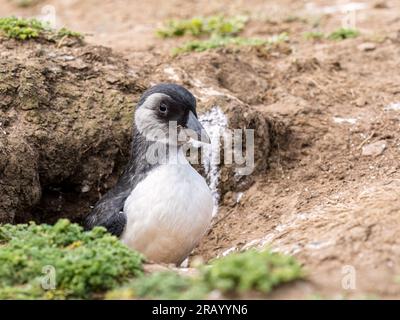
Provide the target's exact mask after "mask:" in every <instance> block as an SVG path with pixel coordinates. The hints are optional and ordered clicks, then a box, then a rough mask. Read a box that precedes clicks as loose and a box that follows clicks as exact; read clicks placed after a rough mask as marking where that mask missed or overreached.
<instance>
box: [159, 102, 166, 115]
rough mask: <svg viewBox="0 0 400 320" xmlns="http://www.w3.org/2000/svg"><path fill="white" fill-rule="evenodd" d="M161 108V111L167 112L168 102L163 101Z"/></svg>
mask: <svg viewBox="0 0 400 320" xmlns="http://www.w3.org/2000/svg"><path fill="white" fill-rule="evenodd" d="M159 109H160V112H161V113H166V112H167V106H166V104H165V103H161V104H160V108H159Z"/></svg>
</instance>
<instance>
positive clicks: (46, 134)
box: [0, 40, 274, 222]
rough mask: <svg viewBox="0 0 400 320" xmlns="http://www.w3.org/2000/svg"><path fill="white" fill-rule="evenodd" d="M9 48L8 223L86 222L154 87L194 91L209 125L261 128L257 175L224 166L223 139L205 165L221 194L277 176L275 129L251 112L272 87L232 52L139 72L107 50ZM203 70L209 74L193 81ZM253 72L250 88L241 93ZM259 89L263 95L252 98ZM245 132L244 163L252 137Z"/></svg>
mask: <svg viewBox="0 0 400 320" xmlns="http://www.w3.org/2000/svg"><path fill="white" fill-rule="evenodd" d="M0 45H1V47H0V49H1V50H3V52H4V53H3V56H4V57H5V59H2V61H1V62H0V68H1V69H0V75H1V77H2V84H1V88H0V93H1V115H0V119H1V124H2V126H1V129H2V135H1V136H0V139H1V140H0V141H1V144H2V146H3V147H2V151H3V154H4V156H3V157H2V158H1V168H2V169H3V171H4V174H3V175H2V177H1V179H2V183H1V186H2V189H3V190H2V192H1V198H0V203H1V211H0V213H1V214H0V217H1V220H0V221H2V222H23V221H27V220H30V219H34V220H36V221H39V222H53V221H55V220H56V219H58V218H60V217H68V218H70V219H72V220H77V221H79V220H80V219H81V218H82V216H84V215H85V214H86V213H87V212H88V210H90V205H91V204H93V203H94V202H95V201H96V200H97V199H98V198H99V197H100V196H101V194H103V192H104V191H105V190H107V189H108V188H110V187H111V186H112V185H113V184H114V183H115V181H116V178H117V177H118V175H119V173H120V171H121V170H122V168H123V165H124V163H125V162H126V158H127V154H128V150H129V143H130V132H131V123H132V114H133V111H134V106H135V103H136V101H137V100H138V98H139V96H140V94H141V92H143V90H144V89H145V88H146V87H147V86H149V85H150V83H158V82H177V83H181V84H183V85H185V86H187V87H188V88H189V89H190V90H191V91H192V92H193V93H194V94H195V95H196V97H197V98H198V100H199V103H198V105H199V114H200V117H201V118H202V117H203V118H204V117H205V118H204V119H203V120H204V121H205V122H206V123H207V121H211V122H215V121H214V120H213V117H214V115H208V113H210V112H215V110H217V112H220V113H221V116H222V117H223V120H222V122H224V121H226V123H225V124H222V123H211V124H210V125H212V126H214V127H217V128H218V130H219V129H220V130H225V129H228V128H229V129H242V130H244V129H252V130H254V144H255V145H256V146H257V147H256V148H255V149H254V150H255V154H254V164H252V163H251V168H250V170H249V172H248V173H250V174H245V175H243V174H238V172H239V171H238V169H239V168H242V167H244V166H245V165H247V163H245V164H243V163H241V164H239V165H238V164H235V163H233V164H227V165H225V164H224V160H225V159H224V156H225V154H224V148H223V146H224V145H223V143H222V141H221V146H220V151H219V152H220V157H221V161H220V163H221V164H217V165H216V167H215V168H214V169H213V168H210V167H209V168H208V170H207V169H206V170H203V167H202V166H200V167H199V169H200V170H201V171H202V172H203V174H204V175H205V176H207V178H208V180H209V182H210V184H213V188H214V189H215V190H214V191H215V192H216V193H218V194H219V195H217V197H219V196H220V195H222V196H224V195H225V194H228V198H234V197H235V196H237V195H236V194H233V192H240V191H243V190H246V189H247V188H248V187H249V186H250V185H251V184H252V183H253V181H254V177H255V176H256V174H258V173H261V172H265V170H266V169H267V166H268V161H267V160H268V157H269V154H270V151H271V137H272V136H273V128H274V127H273V126H272V121H271V119H270V118H269V117H268V115H264V114H260V113H259V112H257V111H256V110H252V109H250V108H249V105H248V104H247V102H251V101H253V102H256V101H258V99H259V98H258V97H255V96H249V97H248V98H246V93H247V92H264V90H266V88H267V87H268V83H267V81H266V80H264V79H263V77H262V74H258V73H255V72H254V70H253V67H251V66H250V64H249V63H248V62H247V61H240V60H238V59H237V58H236V56H235V55H230V57H231V58H230V59H229V60H227V61H225V59H224V55H225V53H224V52H223V51H221V52H216V53H206V54H204V55H200V61H198V56H197V55H186V56H184V57H183V58H182V59H176V60H174V62H173V63H171V61H170V60H169V58H166V59H165V60H163V58H161V59H160V61H161V62H160V66H156V67H154V68H152V67H149V66H141V65H138V66H137V68H136V72H133V71H132V70H131V69H130V68H129V67H128V66H127V65H126V63H125V61H124V60H123V59H122V58H121V57H119V56H117V55H115V54H113V53H112V52H111V50H110V49H107V48H104V47H100V46H89V45H84V44H82V43H72V44H68V45H62V46H57V44H56V43H52V42H48V41H30V42H27V43H20V42H15V41H11V40H7V41H6V40H3V41H2V43H1V44H0ZM250 56H251V55H250ZM221 63H222V64H223V65H224V67H223V68H222V69H221V68H220V67H219V64H221ZM193 65H196V66H204V68H199V70H195V69H193V70H192V71H193V72H192V74H191V68H193V67H192V66H193ZM209 68H211V69H213V72H211V71H210V70H208V69H209ZM221 70H222V71H221ZM243 72H247V75H248V77H247V79H248V82H246V85H244V86H240V85H239V80H240V78H241V76H242V75H243ZM190 74H191V75H190ZM141 79H145V80H141ZM203 81H204V82H203ZM252 86H258V87H257V90H253V91H251V90H250V88H251V87H252ZM260 99H262V98H260ZM202 115H204V116H202ZM207 117H208V118H207ZM209 129H210V130H211V131H212V130H213V128H211V127H210V128H209ZM221 132H222V131H221ZM242 134H243V138H241V140H242V143H243V147H244V152H243V153H242V156H243V157H244V156H245V153H246V136H245V131H243V132H242ZM251 147H253V146H251ZM248 151H249V152H252V150H248ZM212 170H214V172H211V171H212ZM216 174H218V177H215V176H213V175H216ZM213 179H214V180H213Z"/></svg>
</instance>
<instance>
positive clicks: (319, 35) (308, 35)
mask: <svg viewBox="0 0 400 320" xmlns="http://www.w3.org/2000/svg"><path fill="white" fill-rule="evenodd" d="M303 35H304V38H305V39H307V40H321V39H324V38H325V34H324V33H323V32H321V31H308V32H304V34H303Z"/></svg>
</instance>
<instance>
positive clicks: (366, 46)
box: [357, 42, 376, 51]
mask: <svg viewBox="0 0 400 320" xmlns="http://www.w3.org/2000/svg"><path fill="white" fill-rule="evenodd" d="M357 48H358V50H360V51H373V50H375V49H376V44H375V43H373V42H364V43H361V44H360V45H359V46H358V47H357Z"/></svg>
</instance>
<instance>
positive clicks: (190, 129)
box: [135, 83, 209, 144]
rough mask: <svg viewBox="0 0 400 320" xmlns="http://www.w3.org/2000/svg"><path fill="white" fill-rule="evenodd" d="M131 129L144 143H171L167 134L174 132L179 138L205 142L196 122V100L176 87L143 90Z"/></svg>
mask: <svg viewBox="0 0 400 320" xmlns="http://www.w3.org/2000/svg"><path fill="white" fill-rule="evenodd" d="M135 125H136V128H137V130H138V131H139V132H140V133H141V134H142V135H143V136H145V137H146V139H148V140H152V141H161V140H164V139H167V140H168V141H169V142H171V141H170V139H171V138H170V136H171V130H173V128H177V134H178V136H180V137H181V138H182V134H185V135H186V137H190V138H193V139H195V140H199V141H203V142H209V137H208V135H207V133H206V132H205V130H204V128H203V126H202V125H201V124H200V122H199V120H198V119H197V113H196V98H195V97H194V96H193V95H192V94H191V93H190V92H189V91H188V90H187V89H185V88H184V87H182V86H180V85H177V84H172V83H162V84H158V85H155V86H153V87H151V88H150V89H148V90H146V91H145V92H144V94H143V95H142V97H141V98H140V100H139V103H138V106H137V108H136V111H135ZM181 138H180V139H179V140H181ZM184 139H185V138H183V139H182V140H184ZM178 144H179V142H178Z"/></svg>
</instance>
